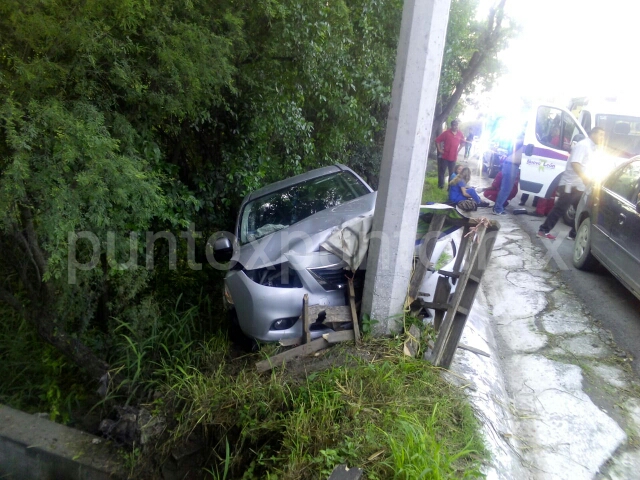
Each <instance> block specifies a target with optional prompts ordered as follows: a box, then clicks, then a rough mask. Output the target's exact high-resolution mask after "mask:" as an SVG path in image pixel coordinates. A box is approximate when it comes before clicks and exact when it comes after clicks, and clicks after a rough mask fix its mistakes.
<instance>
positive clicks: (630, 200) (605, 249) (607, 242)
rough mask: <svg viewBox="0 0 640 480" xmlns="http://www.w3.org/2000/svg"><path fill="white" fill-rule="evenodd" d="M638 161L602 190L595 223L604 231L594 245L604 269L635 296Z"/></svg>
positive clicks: (638, 287)
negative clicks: (603, 263)
mask: <svg viewBox="0 0 640 480" xmlns="http://www.w3.org/2000/svg"><path fill="white" fill-rule="evenodd" d="M639 193H640V159H638V160H635V161H632V162H630V163H627V164H625V165H624V166H622V167H621V168H619V169H618V170H617V171H616V172H614V174H613V175H611V176H610V177H609V179H607V181H606V182H605V184H604V186H603V187H602V192H601V197H600V201H601V204H600V211H599V214H598V223H599V226H600V228H602V229H603V230H606V233H607V235H603V236H602V240H601V241H598V240H596V236H595V235H594V242H597V245H594V247H595V248H597V249H598V250H602V252H601V256H602V258H604V261H605V263H606V264H607V266H608V267H609V268H610V270H612V272H613V273H614V274H615V275H616V276H617V277H619V278H620V279H621V280H622V281H623V283H625V284H626V285H627V286H628V287H629V288H630V289H631V290H632V291H634V292H635V293H636V295H640V213H638V212H637V210H636V208H637V207H636V205H637V202H638V200H639V198H638V195H639Z"/></svg>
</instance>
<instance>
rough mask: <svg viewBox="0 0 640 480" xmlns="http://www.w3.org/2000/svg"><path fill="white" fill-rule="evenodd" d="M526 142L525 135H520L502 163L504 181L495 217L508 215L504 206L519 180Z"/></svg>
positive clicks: (499, 193)
mask: <svg viewBox="0 0 640 480" xmlns="http://www.w3.org/2000/svg"><path fill="white" fill-rule="evenodd" d="M523 141H524V134H523V133H522V134H520V135H519V136H518V138H517V139H516V141H515V143H514V145H513V147H512V149H511V152H510V153H509V156H507V158H505V160H504V162H502V181H501V183H500V190H499V191H498V196H497V197H496V203H495V205H494V206H493V214H494V215H506V214H507V212H506V211H505V209H504V204H505V202H506V201H507V199H508V198H509V195H510V194H511V191H512V190H513V186H514V184H515V182H516V178H518V172H519V170H520V162H521V161H522V143H523Z"/></svg>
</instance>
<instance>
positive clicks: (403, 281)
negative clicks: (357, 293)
mask: <svg viewBox="0 0 640 480" xmlns="http://www.w3.org/2000/svg"><path fill="white" fill-rule="evenodd" d="M450 4H451V0H405V4H404V9H403V12H402V26H401V29H400V39H399V41H398V53H397V58H396V72H395V77H394V81H393V90H392V94H391V109H390V110H389V118H388V119H387V132H386V136H385V141H384V150H383V154H382V165H381V167H380V187H379V190H378V198H377V201H376V212H375V216H374V218H373V228H372V235H371V242H370V245H369V259H368V261H367V278H366V282H365V287H364V297H363V309H362V311H363V312H364V313H367V314H369V315H370V317H371V318H372V319H374V320H377V321H378V322H379V323H377V324H376V325H375V326H374V332H375V333H376V334H379V335H385V334H389V333H392V332H394V331H397V329H398V325H397V323H396V319H398V318H400V315H401V314H402V309H403V306H404V301H405V297H406V295H407V288H408V285H409V280H410V277H411V268H412V258H413V251H414V245H415V234H416V228H417V225H418V213H419V209H420V200H421V197H422V187H423V185H424V178H425V172H426V167H427V154H428V151H429V140H430V139H431V124H432V122H433V117H434V110H435V103H436V95H437V93H438V82H439V79H440V67H441V65H442V52H443V49H444V42H445V36H446V33H447V22H448V20H449V7H450Z"/></svg>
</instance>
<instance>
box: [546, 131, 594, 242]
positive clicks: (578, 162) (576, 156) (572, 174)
mask: <svg viewBox="0 0 640 480" xmlns="http://www.w3.org/2000/svg"><path fill="white" fill-rule="evenodd" d="M603 143H604V130H603V129H602V128H600V127H596V128H594V129H593V130H591V133H589V138H585V139H584V140H582V141H580V142H578V143H577V144H576V145H575V146H574V147H573V148H572V149H571V155H570V156H569V159H568V160H567V166H566V167H565V171H564V173H563V174H562V178H561V179H560V183H559V185H558V192H560V196H559V197H558V200H557V201H556V203H555V205H554V206H553V210H551V212H549V215H547V219H546V220H545V222H544V223H543V224H542V225H540V229H539V230H538V236H539V237H542V238H549V239H551V240H554V239H555V238H556V237H555V235H551V233H549V232H550V231H551V229H553V227H555V226H556V223H558V220H560V219H561V218H562V217H563V215H564V214H565V213H566V212H567V210H568V209H569V206H570V205H573V206H574V207H577V206H578V202H579V201H580V197H581V196H582V193H583V192H584V191H585V188H586V185H587V184H589V183H590V180H589V177H588V176H587V174H586V166H587V165H588V163H589V161H590V160H591V158H592V157H593V153H594V152H595V151H596V149H597V147H598V146H600V145H602V144H603ZM575 237H576V230H575V227H573V226H572V227H571V231H570V232H569V235H568V236H567V238H569V239H571V240H573V239H575Z"/></svg>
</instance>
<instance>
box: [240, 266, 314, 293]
mask: <svg viewBox="0 0 640 480" xmlns="http://www.w3.org/2000/svg"><path fill="white" fill-rule="evenodd" d="M244 273H245V275H247V277H249V278H250V279H251V280H253V281H254V282H256V283H258V284H260V285H264V286H265V287H277V288H302V282H301V281H300V277H299V276H298V273H297V272H296V271H295V270H294V269H293V268H291V267H290V266H289V264H288V263H280V264H278V265H271V266H269V267H264V268H256V269H255V270H245V271H244Z"/></svg>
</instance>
